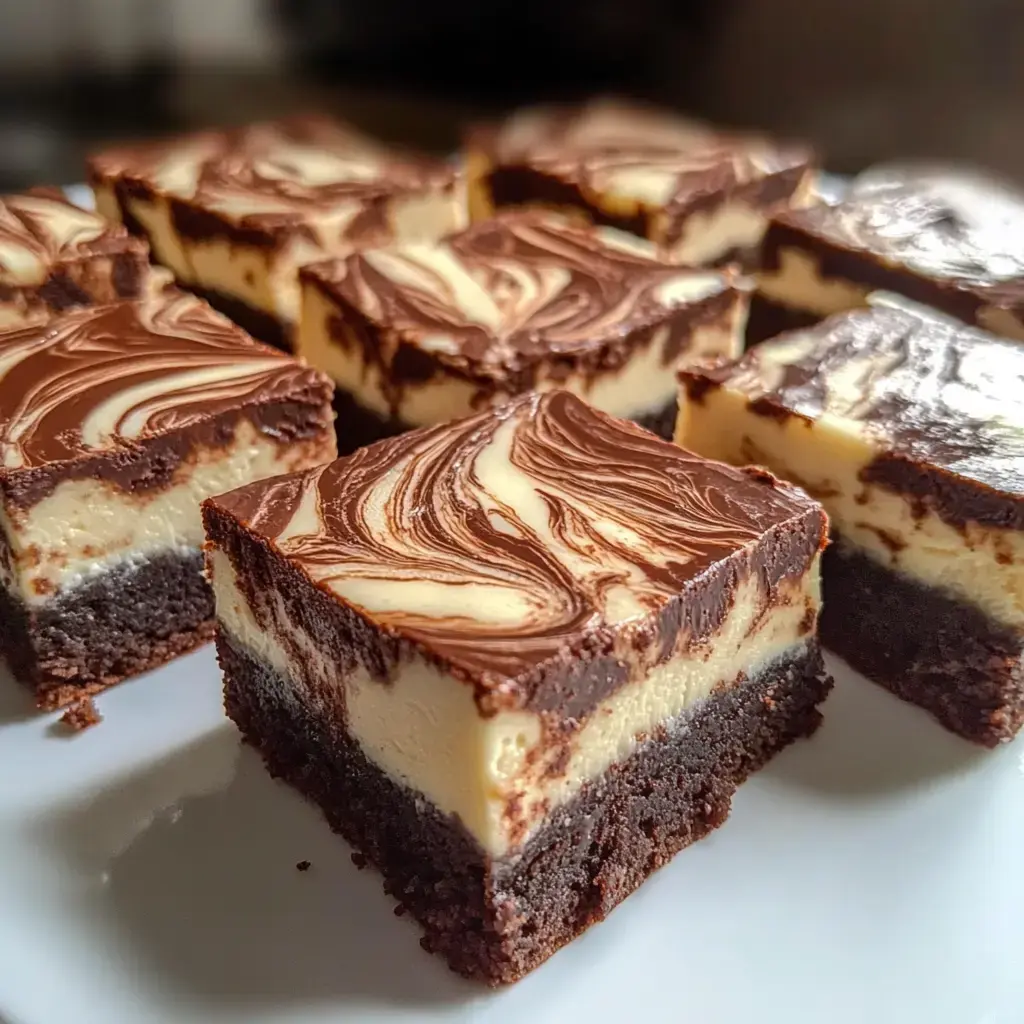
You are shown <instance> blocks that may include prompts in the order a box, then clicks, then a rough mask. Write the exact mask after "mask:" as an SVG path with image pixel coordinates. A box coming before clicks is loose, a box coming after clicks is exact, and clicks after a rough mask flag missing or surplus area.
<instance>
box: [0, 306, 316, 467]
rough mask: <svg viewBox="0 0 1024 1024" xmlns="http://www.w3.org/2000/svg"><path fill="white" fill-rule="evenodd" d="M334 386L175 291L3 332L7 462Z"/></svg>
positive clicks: (2, 445)
mask: <svg viewBox="0 0 1024 1024" xmlns="http://www.w3.org/2000/svg"><path fill="white" fill-rule="evenodd" d="M317 388H320V389H321V390H324V389H325V382H324V381H323V378H322V375H320V374H318V373H317V372H316V371H314V370H311V369H309V368H307V367H305V366H303V365H302V364H301V363H299V362H297V361H296V360H294V359H291V358H289V357H287V356H285V355H283V354H282V353H279V352H276V351H274V350H273V349H270V348H267V347H264V346H262V345H258V344H256V343H255V342H253V341H251V340H250V339H249V338H248V337H247V336H246V335H245V334H244V333H243V332H242V331H240V330H239V329H238V328H237V327H235V326H234V325H233V324H231V323H230V322H229V321H228V320H226V319H225V318H224V317H222V316H220V315H219V314H217V313H214V312H213V310H211V309H210V308H209V307H208V306H207V305H206V304H205V303H204V302H202V301H201V300H200V299H197V298H195V297H194V296H191V295H185V294H182V293H180V292H179V293H166V294H164V295H161V296H159V297H156V298H150V299H145V300H140V301H137V302H131V303H118V304H114V305H107V306H99V307H94V308H91V309H81V310H76V311H73V312H70V313H66V314H64V315H63V316H61V317H59V318H58V319H56V320H53V321H51V322H50V323H49V324H47V325H45V326H37V327H28V328H24V329H19V330H15V331H8V332H4V333H0V473H2V472H3V470H8V471H9V470H24V469H33V468H35V467H42V466H46V465H49V464H51V463H54V462H61V461H64V460H70V459H76V458H82V457H93V456H96V455H100V454H104V453H107V454H112V455H115V456H116V455H129V454H132V453H134V452H136V451H137V450H138V447H139V443H140V442H142V441H145V440H148V439H152V438H156V437H160V436H163V435H167V434H169V433H171V432H173V431H178V430H181V429H182V428H187V427H190V426H193V425H195V424H198V423H201V422H204V421H206V420H209V419H210V418H212V417H216V416H218V415H219V414H221V413H224V412H227V411H231V410H237V409H239V408H240V407H243V406H247V405H252V404H257V403H268V402H280V401H286V400H288V399H290V398H292V397H293V396H294V395H295V394H296V393H301V392H302V391H304V390H305V391H313V390H316V389H317Z"/></svg>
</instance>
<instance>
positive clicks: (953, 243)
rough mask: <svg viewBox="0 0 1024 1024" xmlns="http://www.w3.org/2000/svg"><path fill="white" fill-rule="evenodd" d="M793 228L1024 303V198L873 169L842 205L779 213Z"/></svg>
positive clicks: (985, 184) (958, 181) (984, 186)
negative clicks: (874, 170)
mask: <svg viewBox="0 0 1024 1024" xmlns="http://www.w3.org/2000/svg"><path fill="white" fill-rule="evenodd" d="M777 219H778V221H779V222H780V223H781V224H784V225H786V226H791V227H795V228H797V229H798V230H800V231H805V232H807V233H808V234H811V235H814V236H817V237H819V238H821V239H823V240H824V241H827V242H829V243H831V244H833V245H836V246H839V247H841V248H846V249H851V250H857V251H861V252H866V253H869V254H872V255H876V256H878V257H880V258H882V259H884V260H885V261H886V262H888V263H891V264H897V265H901V266H904V267H906V268H908V269H910V270H912V271H914V272H916V273H918V274H920V275H922V276H924V277H929V278H936V279H938V280H940V281H947V282H950V283H953V284H958V285H960V286H961V287H963V288H967V289H972V290H975V289H976V290H982V291H984V292H985V294H986V298H987V299H988V300H989V301H991V302H993V303H995V304H1013V303H1015V302H1021V301H1024V197H1021V196H1019V195H1017V194H1015V193H1014V192H1012V191H1011V190H1009V189H1007V188H1005V187H1003V186H1001V185H998V184H996V183H994V182H989V181H987V180H985V179H983V178H980V177H975V176H971V175H966V174H958V173H954V172H946V173H943V172H941V171H931V172H929V171H924V170H922V171H919V172H915V171H900V170H898V169H893V170H891V171H886V170H879V171H876V172H868V173H866V174H864V175H862V176H861V177H860V178H858V179H857V180H856V181H855V182H854V183H853V185H852V186H851V188H850V191H849V192H848V193H847V195H846V196H845V197H844V198H843V199H841V200H839V201H838V202H835V203H819V204H816V205H814V206H809V207H805V208H803V209H797V210H787V211H785V212H784V213H780V214H778V218H777Z"/></svg>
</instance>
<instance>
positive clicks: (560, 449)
mask: <svg viewBox="0 0 1024 1024" xmlns="http://www.w3.org/2000/svg"><path fill="white" fill-rule="evenodd" d="M211 504H213V505H214V506H216V507H219V508H220V509H222V510H223V511H225V512H227V513H228V514H229V515H230V516H232V517H233V518H234V519H236V520H238V521H240V522H241V523H242V524H243V525H244V526H245V527H247V528H248V529H249V530H250V531H251V532H253V533H254V534H256V535H257V536H259V537H262V538H265V539H266V540H268V541H270V542H271V543H272V545H273V546H274V547H276V549H277V551H279V552H280V553H281V554H282V555H283V556H284V557H285V558H287V559H288V560H289V561H290V562H291V563H292V564H293V565H295V566H297V567H299V568H300V569H301V570H302V571H304V572H305V573H306V574H307V575H308V576H309V578H311V579H312V580H313V581H314V582H315V583H316V584H318V585H319V586H320V587H321V588H322V589H324V590H326V591H328V592H329V593H331V594H332V595H333V596H334V597H335V598H340V599H341V600H342V601H343V603H346V604H348V605H350V606H353V607H355V608H357V609H359V610H360V611H361V612H362V613H363V614H365V615H366V616H367V617H368V618H369V619H370V620H372V621H374V622H375V623H376V624H377V625H378V626H380V627H383V628H384V629H385V630H387V631H390V632H392V633H397V634H399V635H401V636H403V637H405V638H407V639H410V640H412V641H414V642H416V643H419V644H421V645H422V646H423V647H424V648H426V649H427V650H429V651H431V652H432V653H433V654H435V655H437V656H440V657H442V658H443V659H445V660H446V661H448V662H449V663H452V664H455V665H458V666H460V668H461V669H463V670H464V671H468V672H471V673H473V674H474V675H478V676H483V677H497V678H498V679H501V678H505V679H507V678H514V677H516V676H520V675H522V674H523V673H524V672H528V671H529V670H530V669H532V668H533V667H535V666H536V665H538V664H539V663H541V662H543V661H545V660H546V659H548V658H549V657H552V656H555V655H557V654H559V653H562V652H565V651H566V650H569V649H575V648H577V647H578V646H579V645H580V643H581V642H582V641H583V640H585V638H586V637H587V636H588V635H592V634H594V633H595V632H598V631H606V630H607V629H613V630H619V629H622V628H630V626H634V627H636V628H639V629H641V630H643V629H644V628H645V624H646V623H648V622H649V620H650V617H651V615H652V614H656V613H657V612H659V611H660V610H662V609H663V608H664V606H665V605H666V604H667V602H669V600H670V599H672V598H674V597H677V596H679V595H680V594H689V595H691V596H693V598H694V600H695V601H698V602H699V601H700V594H701V591H702V589H703V588H704V587H705V586H707V585H709V584H708V581H707V577H705V576H704V574H705V572H706V571H707V570H708V569H709V568H710V567H711V566H713V565H715V564H716V563H718V562H720V561H721V560H722V559H725V558H727V557H729V556H730V555H733V554H735V553H736V552H738V551H740V550H741V549H746V550H752V549H753V548H755V547H757V546H758V544H759V541H761V539H762V537H763V535H764V534H765V532H766V531H768V530H769V529H771V528H772V527H777V526H779V525H780V524H793V529H800V530H802V534H801V536H802V538H804V539H803V540H801V541H800V542H793V543H791V544H790V543H787V541H785V540H783V541H781V542H779V543H778V544H776V545H773V548H772V550H773V551H774V552H776V554H774V555H773V556H772V557H773V558H774V559H775V563H779V562H780V559H781V560H782V561H785V562H786V566H785V567H784V568H783V569H781V570H780V572H782V573H790V572H792V573H795V574H798V575H799V574H802V573H803V572H804V571H805V570H806V569H807V566H808V564H809V562H810V560H811V559H812V558H813V556H814V554H815V553H816V552H817V546H818V535H823V530H824V514H823V513H821V511H820V509H819V507H818V506H817V505H816V504H815V503H814V502H812V501H811V500H810V499H809V498H807V497H806V496H805V495H804V494H803V493H802V492H800V491H797V490H796V489H795V488H792V487H790V486H789V485H787V484H784V483H781V482H780V481H778V480H776V479H775V478H774V477H772V476H770V475H769V474H767V473H764V472H763V471H760V470H757V471H755V470H749V471H744V470H739V469H734V468H732V467H729V466H725V465H723V464H720V463H715V462H710V461H708V460H705V459H702V458H700V457H699V456H696V455H693V454H691V453H689V452H686V451H684V450H683V449H681V448H678V447H677V446H675V445H673V444H670V443H668V442H666V441H662V440H661V439H659V438H657V437H655V436H654V435H653V434H650V433H648V432H646V431H644V430H642V429H641V428H639V427H637V426H635V425H633V424H631V423H627V422H625V421H622V420H616V419H613V418H612V417H609V416H606V415H605V414H603V413H601V412H598V411H596V410H594V409H592V408H591V407H590V406H588V405H586V404H585V403H584V402H582V401H581V400H579V399H577V398H575V397H574V396H572V395H570V394H568V393H567V392H559V391H555V392H550V393H547V394H545V395H541V396H539V395H536V394H531V395H526V396H523V397H522V398H520V399H516V400H515V401H513V402H511V403H509V404H508V405H505V406H503V407H501V408H500V409H498V410H494V411H489V412H487V413H483V414H480V415H477V416H474V417H471V418H469V419H466V420H462V421H459V422H456V423H450V424H445V425H442V426H438V427H430V428H426V429H422V430H416V431H413V432H410V433H408V434H404V435H401V436H400V437H397V438H393V439H390V440H386V441H382V442H379V443H377V444H375V445H371V446H370V447H368V448H364V449H361V450H360V451H358V452H356V453H355V454H354V455H352V456H349V457H348V458H344V459H340V460H338V461H337V462H334V463H332V464H331V465H329V466H326V467H321V468H319V469H316V470H313V471H311V472H307V473H300V474H294V475H291V476H287V477H278V478H276V479H274V480H270V481H264V482H262V483H259V484H253V485H250V486H245V487H242V488H240V489H238V490H235V491H232V492H230V493H229V494H227V495H221V496H219V497H217V498H214V499H211ZM808 520H810V521H811V523H812V526H811V529H810V531H809V532H808V529H807V522H808ZM815 531H817V532H815ZM808 536H812V540H811V541H807V540H806V538H807V537H808ZM809 544H810V548H808V545H809ZM717 586H718V588H719V590H720V589H721V583H719V584H717ZM642 635H645V634H638V637H640V636H642ZM638 642H642V641H639V640H638Z"/></svg>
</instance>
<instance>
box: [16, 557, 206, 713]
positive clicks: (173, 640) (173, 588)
mask: <svg viewBox="0 0 1024 1024" xmlns="http://www.w3.org/2000/svg"><path fill="white" fill-rule="evenodd" d="M0 621H2V622H3V624H4V626H3V630H2V631H0V654H2V655H3V657H4V658H5V660H6V661H7V664H8V666H9V668H10V670H11V672H12V674H13V675H14V677H15V678H16V679H18V680H20V681H21V682H22V683H24V684H26V685H27V686H30V687H32V688H33V689H34V690H35V694H36V703H37V704H38V706H39V707H40V708H43V709H45V710H52V709H54V708H61V707H65V706H67V705H69V704H73V703H75V702H77V701H80V700H82V699H83V698H86V697H89V696H91V695H93V694H95V693H99V692H100V691H101V690H105V689H107V687H109V686H112V685H113V684H114V683H118V682H121V680H123V679H127V678H129V677H131V676H135V675H138V674H139V673H141V672H146V671H148V670H149V669H152V668H156V667H157V666H159V665H162V664H164V662H166V661H169V660H170V659H172V658H176V657H178V656H179V655H181V654H186V653H187V652H188V651H191V650H192V649H193V648H195V647H198V646H199V645H200V644H204V643H207V642H208V641H210V640H211V639H212V638H213V595H212V593H211V591H210V588H209V585H208V584H207V582H206V580H205V578H204V577H203V559H202V554H201V552H199V551H195V552H191V553H189V554H176V553H169V552H166V553H161V554H159V555H156V556H154V557H152V558H149V559H147V560H145V561H143V562H141V563H138V562H136V563H132V564H130V565H128V564H126V565H120V566H118V567H116V568H113V569H110V570H109V571H107V572H104V573H103V574H102V575H99V576H97V577H95V578H94V579H92V580H90V581H89V582H87V583H84V584H82V585H80V586H78V587H76V588H74V589H73V590H70V591H67V592H65V593H62V594H58V595H57V596H56V597H55V598H54V599H53V600H51V601H49V602H47V604H46V605H44V606H43V607H41V608H34V607H28V606H26V605H25V604H23V603H22V602H20V601H18V600H17V599H15V598H13V597H12V595H11V594H10V593H9V592H8V591H7V590H6V588H0Z"/></svg>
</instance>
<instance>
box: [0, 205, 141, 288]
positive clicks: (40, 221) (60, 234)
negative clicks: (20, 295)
mask: <svg viewBox="0 0 1024 1024" xmlns="http://www.w3.org/2000/svg"><path fill="white" fill-rule="evenodd" d="M128 251H135V252H139V253H142V254H145V252H146V246H145V244H144V243H143V242H141V241H139V240H137V239H133V238H131V237H130V236H129V235H128V232H127V231H126V230H125V229H124V228H123V227H121V226H120V225H117V224H111V223H110V222H109V221H106V220H104V219H103V218H102V217H101V216H99V214H96V213H92V212H91V211H89V210H83V209H81V208H79V207H77V206H75V205H73V204H72V203H70V202H69V201H68V199H67V197H66V196H65V195H64V193H63V192H61V191H60V190H59V189H55V188H37V189H32V190H30V191H28V192H26V193H24V194H23V195H10V196H0V287H3V286H8V287H26V286H29V287H31V286H36V285H41V284H43V282H44V281H46V279H47V278H48V277H49V275H50V273H51V271H52V270H53V269H54V267H55V266H56V265H57V264H60V263H66V262H69V261H73V260H83V259H88V258H90V257H93V256H101V255H117V254H120V253H125V252H128Z"/></svg>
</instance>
